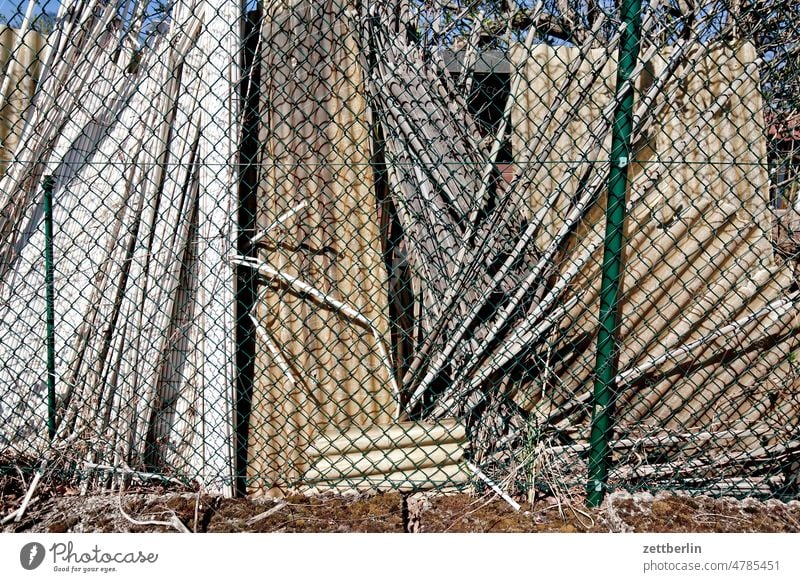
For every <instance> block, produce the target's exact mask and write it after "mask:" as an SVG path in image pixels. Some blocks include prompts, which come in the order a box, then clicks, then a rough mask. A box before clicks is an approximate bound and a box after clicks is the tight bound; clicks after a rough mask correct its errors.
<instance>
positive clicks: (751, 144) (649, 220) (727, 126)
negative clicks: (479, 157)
mask: <svg viewBox="0 0 800 582" xmlns="http://www.w3.org/2000/svg"><path fill="white" fill-rule="evenodd" d="M705 50H707V53H706V54H705V55H703V56H702V57H700V58H699V60H698V61H697V62H696V63H695V64H694V67H693V69H692V70H691V71H690V72H688V73H686V74H685V75H683V80H682V81H681V82H680V83H677V84H676V83H672V84H671V85H669V90H668V92H667V94H666V95H664V94H661V95H660V96H659V97H658V98H657V99H656V102H655V104H654V106H653V107H654V109H655V110H656V111H658V109H659V106H660V105H661V104H664V108H663V109H661V111H660V112H659V113H658V116H657V119H655V120H654V122H653V123H652V124H651V130H650V131H649V133H648V134H647V136H646V138H645V139H643V140H642V141H641V142H640V143H638V144H636V146H635V147H636V159H635V161H634V164H633V165H632V166H631V177H632V185H631V189H630V194H629V197H628V200H629V207H630V206H632V209H631V211H630V212H629V215H628V219H627V222H626V238H627V240H626V244H625V259H624V280H623V296H622V305H621V311H622V319H621V321H622V329H621V334H620V338H621V341H622V352H621V356H620V367H619V369H620V372H621V376H620V377H624V378H628V379H631V380H633V382H632V384H631V385H630V386H625V383H623V387H624V389H623V390H622V392H621V395H620V398H619V399H618V414H619V417H618V423H619V426H622V427H624V426H626V425H629V424H634V423H636V424H638V425H639V426H643V427H647V426H652V427H662V428H671V427H674V428H681V427H683V428H689V427H698V426H702V427H711V426H716V425H717V424H726V423H727V425H728V427H730V426H732V425H733V424H736V423H744V424H751V423H753V422H756V421H758V420H760V419H761V416H762V415H764V416H766V415H767V413H769V414H770V415H771V418H773V419H778V420H777V421H778V422H783V421H784V419H788V418H794V419H797V418H798V408H800V407H798V406H797V405H796V403H794V401H793V400H792V399H791V392H792V390H791V389H785V388H789V387H785V383H786V381H787V379H789V380H790V381H791V382H796V380H791V379H792V378H794V377H795V376H796V374H792V373H791V369H790V368H791V367H792V364H791V362H789V361H788V359H787V357H786V354H788V353H791V351H792V350H794V349H796V347H797V345H798V341H797V339H796V334H794V333H793V332H794V331H795V330H796V329H797V327H798V325H800V320H798V317H797V315H798V313H797V310H796V309H793V308H791V309H788V310H787V309H778V310H771V311H770V312H769V313H767V314H766V315H765V316H763V317H755V318H754V319H753V321H752V322H751V323H749V324H748V325H745V326H743V328H742V331H741V332H740V333H728V334H726V335H723V336H722V337H720V338H716V339H714V341H708V342H706V343H705V344H704V345H697V346H694V347H693V349H691V350H688V352H686V353H681V354H679V355H678V356H677V357H675V358H670V359H667V361H665V362H657V365H654V366H651V367H650V368H649V369H648V370H647V373H638V372H634V371H631V370H632V369H633V368H635V367H636V366H643V365H645V364H648V362H650V363H652V361H653V360H654V359H655V358H658V357H659V356H661V355H662V354H665V353H666V352H667V351H670V350H673V351H674V350H676V349H678V348H680V347H681V346H686V345H689V344H691V342H694V341H696V340H700V339H701V338H703V337H704V336H707V335H708V334H709V333H712V332H714V331H715V330H718V329H720V328H721V327H722V326H724V325H726V324H730V323H732V322H734V321H737V320H740V319H742V318H745V317H747V316H749V315H751V314H756V313H757V312H758V311H759V310H764V308H765V307H766V306H767V305H768V304H770V303H772V302H776V301H780V300H781V298H782V297H783V296H785V294H786V292H787V291H788V289H789V285H790V277H789V275H788V272H786V271H784V269H783V268H782V267H780V266H779V265H778V264H776V262H775V260H774V258H773V249H772V245H771V242H770V238H769V237H770V231H771V223H770V214H769V208H768V202H769V200H768V192H769V188H768V176H767V169H766V159H767V157H766V142H765V138H764V122H763V118H762V113H761V111H762V107H763V104H762V100H761V95H760V92H759V88H758V77H757V73H756V72H755V67H754V66H753V62H754V61H755V59H756V53H755V49H754V48H753V47H752V46H751V45H749V44H743V45H741V46H739V47H738V48H736V49H731V48H727V47H726V48H706V49H705ZM604 54H605V51H602V50H600V51H596V52H593V53H592V54H591V55H590V57H589V59H587V60H586V61H585V62H584V63H583V65H582V67H581V70H580V72H579V74H578V75H577V76H576V79H574V80H573V82H572V83H571V84H570V85H569V86H568V87H567V88H566V91H567V92H568V94H569V99H568V100H567V101H568V103H569V102H573V101H574V97H575V95H576V94H577V91H579V89H580V85H581V84H582V83H583V84H586V85H587V86H588V87H589V90H590V91H591V98H590V99H589V100H588V101H589V103H588V104H584V105H582V106H581V109H580V110H579V115H577V116H576V117H575V118H574V120H572V121H571V122H570V123H569V125H568V128H567V131H564V132H563V135H562V137H560V138H559V141H558V143H557V145H556V147H555V148H554V149H553V151H552V152H550V153H549V154H547V155H545V156H544V160H546V161H547V162H548V163H545V164H544V165H543V168H542V170H541V171H540V172H539V175H538V176H537V178H536V180H535V181H534V182H533V184H534V187H533V188H532V190H531V192H530V207H531V211H532V212H535V211H536V210H537V209H538V208H540V207H541V205H542V203H543V199H544V195H545V194H547V193H549V192H550V191H552V189H553V188H555V187H556V186H557V184H558V183H559V181H560V180H561V179H562V176H563V175H564V174H565V172H566V171H567V169H568V168H569V167H570V166H571V165H572V164H570V162H572V161H576V160H586V159H587V152H588V151H589V150H588V148H587V147H586V144H587V143H588V142H589V140H590V137H591V136H592V135H593V124H595V123H597V121H598V118H599V113H600V111H601V109H602V108H603V107H604V106H605V105H606V104H608V103H609V102H610V100H611V99H612V98H613V91H614V77H615V67H614V63H613V62H610V61H609V62H607V63H606V64H605V65H602V66H601V65H599V64H598V63H602V61H601V59H602V57H603V55H604ZM577 57H578V51H577V50H576V49H572V48H567V47H558V48H553V47H547V46H538V47H536V48H535V50H534V51H533V53H532V54H531V56H530V58H527V59H524V62H523V61H520V64H521V65H522V69H521V74H522V75H524V78H525V81H526V82H524V83H522V87H523V88H522V92H521V94H520V95H518V96H517V107H516V109H515V110H514V114H513V122H514V127H515V133H514V135H513V145H514V155H515V159H517V160H519V159H521V158H522V157H523V156H526V155H530V156H531V159H532V160H540V159H542V158H541V146H539V150H537V149H536V148H534V150H533V151H528V149H526V148H529V144H535V143H536V140H537V137H538V136H540V135H541V133H540V132H541V126H543V120H545V119H546V116H547V114H548V111H549V110H550V109H551V107H552V104H553V103H554V102H555V99H556V96H557V94H558V92H559V91H560V90H561V88H562V87H563V86H564V85H565V77H564V75H565V74H566V67H567V63H571V62H573V61H574V60H575V59H577ZM668 58H669V55H668V54H664V55H661V56H657V57H655V58H653V59H652V61H651V62H650V63H649V71H650V72H651V75H647V79H643V80H642V81H641V82H640V83H639V86H638V87H637V89H638V91H637V94H639V95H641V93H642V91H643V90H644V89H646V87H647V86H648V83H649V82H652V79H654V78H658V76H659V74H661V73H662V72H663V70H664V69H665V67H666V63H667V60H668ZM593 68H594V70H597V71H599V73H600V74H599V75H598V76H597V78H596V79H595V80H594V82H590V81H588V80H589V79H590V71H591V70H593ZM715 101H719V102H722V103H723V105H722V107H721V108H720V109H719V111H717V112H716V114H715V115H713V116H712V117H711V118H710V119H708V118H706V119H703V115H704V114H706V112H708V111H709V110H712V105H713V103H714V102H715ZM566 107H567V105H561V106H559V109H561V110H563V109H565V108H566ZM543 127H547V129H545V135H546V136H549V135H550V133H552V132H553V129H552V127H553V126H552V124H551V125H550V126H546V125H544V126H543ZM540 143H541V142H540ZM609 146H610V140H609V139H606V141H605V143H604V144H603V147H602V150H601V151H600V153H599V155H598V157H599V159H603V158H605V159H608V155H609ZM537 151H538V154H539V155H538V156H537ZM670 160H671V161H672V163H667V164H663V163H662V162H669V161H670ZM587 161H591V160H587ZM586 167H589V164H586ZM606 167H607V166H606ZM606 171H607V170H606ZM595 172H596V170H595ZM577 187H578V178H575V179H573V180H572V181H570V182H568V183H567V184H566V187H565V188H564V194H565V195H564V196H562V198H561V201H562V202H561V205H560V206H557V207H556V208H555V209H554V210H553V211H552V212H550V213H549V215H548V217H547V220H546V221H545V228H543V229H542V232H541V234H540V235H539V239H538V241H537V242H538V243H539V244H540V245H542V246H543V245H545V244H547V243H548V242H549V241H550V240H551V237H553V236H554V233H555V232H556V231H557V230H558V228H559V227H561V226H562V225H563V224H564V220H565V212H566V209H567V208H568V207H569V205H570V203H571V194H573V193H574V192H575V191H576V189H577ZM604 206H605V201H604V197H603V198H601V200H600V202H599V204H597V205H596V206H595V207H594V208H593V209H592V211H590V212H589V213H588V216H587V218H586V219H585V220H584V221H583V223H582V226H581V227H580V228H579V229H578V230H577V232H576V234H575V236H574V237H573V238H572V240H571V242H570V244H569V246H568V248H567V250H566V251H565V253H564V254H563V255H562V259H561V263H560V271H561V272H562V273H563V272H564V271H566V270H567V269H568V268H569V267H570V265H571V264H572V262H573V261H574V260H575V259H576V258H577V257H578V256H579V255H580V254H581V251H582V249H586V248H587V247H589V246H590V245H592V244H597V243H599V242H600V241H602V231H603V229H604V219H603V213H604ZM598 247H599V249H598V250H597V251H595V252H594V253H593V255H592V256H593V259H592V260H590V261H589V262H588V263H587V264H586V266H585V267H584V268H583V269H582V271H581V273H580V275H579V277H578V279H577V280H576V281H575V282H574V284H573V285H572V286H571V291H570V293H584V294H583V296H582V301H581V304H579V305H578V306H577V307H576V308H575V309H574V310H573V311H572V312H571V313H570V317H569V318H566V320H565V321H564V322H563V323H562V324H561V326H560V328H561V329H560V330H559V331H558V335H557V339H556V337H554V341H556V342H557V345H554V349H553V354H555V356H554V358H553V361H552V362H551V366H550V368H551V370H552V371H553V377H551V378H548V379H546V383H545V388H547V386H549V387H550V388H548V389H545V390H542V388H541V386H539V387H537V388H536V389H535V390H533V389H532V390H525V391H521V392H520V393H519V394H518V395H517V401H518V403H519V404H521V405H522V406H523V407H525V408H526V409H533V408H534V407H536V409H537V410H538V412H539V413H540V414H541V415H542V416H543V417H547V416H549V415H550V414H551V413H552V412H554V411H555V410H556V408H557V407H558V406H559V405H561V404H563V403H564V402H565V401H569V400H578V399H581V398H585V397H586V396H587V391H588V390H590V389H591V382H590V381H589V380H590V378H591V373H592V370H593V366H594V356H595V354H594V348H595V336H596V331H597V312H598V301H597V295H598V290H599V284H600V277H601V269H600V267H601V263H602V245H601V244H600V245H598ZM540 248H542V247H540ZM768 311H769V310H768ZM626 371H627V375H626ZM778 387H780V389H779V388H778ZM784 387H785V388H784ZM543 393H544V394H545V396H544V397H542V394H543ZM549 395H551V396H549ZM764 403H771V404H770V405H769V409H768V408H767V407H766V406H765V405H764ZM776 408H780V409H782V411H783V414H784V415H786V416H784V415H780V414H778V415H776V414H772V413H773V412H774V410H775V409H776ZM588 410H589V408H588V405H587V406H584V407H582V414H579V416H578V417H575V416H572V417H571V420H570V422H575V421H576V420H577V419H578V418H582V420H586V418H587V417H586V413H587V412H588Z"/></svg>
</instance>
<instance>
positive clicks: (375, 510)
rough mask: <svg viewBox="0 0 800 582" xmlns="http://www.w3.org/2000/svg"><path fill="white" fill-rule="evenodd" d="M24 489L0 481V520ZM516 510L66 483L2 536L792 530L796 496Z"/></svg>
mask: <svg viewBox="0 0 800 582" xmlns="http://www.w3.org/2000/svg"><path fill="white" fill-rule="evenodd" d="M24 493H25V490H24V488H23V486H22V484H21V483H19V480H18V479H9V478H0V519H2V518H4V517H6V516H7V515H9V514H10V513H11V512H13V511H15V510H16V509H17V508H18V507H19V506H20V504H21V502H22V500H23V497H24ZM521 505H522V507H521V509H520V511H518V512H517V511H514V509H512V507H511V506H510V505H509V504H507V503H506V502H505V501H503V500H502V499H500V498H498V497H497V496H495V495H494V494H489V495H470V494H466V493H459V494H450V495H444V494H438V495H435V494H423V493H417V494H414V495H411V496H404V495H401V494H399V493H376V494H369V495H367V494H358V495H356V494H351V495H333V494H327V495H319V496H315V497H305V496H300V495H298V496H292V497H287V498H285V499H277V500H274V499H263V498H262V499H246V498H244V499H222V498H218V497H210V496H207V495H200V494H198V493H192V492H186V491H168V490H166V489H164V488H163V487H153V488H150V489H148V490H147V491H138V492H128V493H125V494H124V495H119V494H106V495H87V496H81V495H79V494H78V491H76V490H74V489H71V488H69V487H66V486H55V487H53V486H51V487H42V488H39V489H37V494H35V495H34V497H33V498H32V500H31V502H30V504H29V505H28V507H27V508H26V511H25V513H24V514H23V516H22V518H21V519H20V520H19V521H13V520H8V521H6V522H5V523H4V524H3V525H2V526H1V527H0V531H2V532H7V533H8V532H75V533H79V532H161V531H191V532H398V533H399V532H420V533H424V532H564V533H575V532H798V531H800V501H797V500H795V501H790V502H788V503H783V502H780V501H777V500H769V501H764V502H761V501H756V500H753V499H745V500H737V499H734V498H719V499H714V498H710V497H703V496H699V497H698V496H696V497H689V496H688V495H686V496H685V495H680V494H666V493H664V494H658V495H655V496H653V495H651V494H649V493H641V492H639V493H634V494H630V493H626V492H615V493H613V494H611V495H609V496H608V497H607V499H606V501H605V502H604V504H603V505H602V506H601V507H598V508H595V509H587V508H586V507H585V506H584V505H583V503H582V502H581V501H580V499H578V498H577V497H573V498H571V499H570V500H557V499H555V498H553V497H544V498H542V499H537V500H536V501H535V502H534V503H533V504H532V505H531V504H530V503H527V502H525V503H522V504H521Z"/></svg>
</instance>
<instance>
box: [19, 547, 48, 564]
mask: <svg viewBox="0 0 800 582" xmlns="http://www.w3.org/2000/svg"><path fill="white" fill-rule="evenodd" d="M44 553H45V552H44V546H43V545H42V544H40V543H38V542H30V543H29V544H25V545H24V546H22V549H21V550H20V552H19V563H20V564H22V567H23V568H25V569H26V570H35V569H36V568H38V567H39V566H41V565H42V562H44Z"/></svg>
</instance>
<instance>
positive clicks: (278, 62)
mask: <svg viewBox="0 0 800 582" xmlns="http://www.w3.org/2000/svg"><path fill="white" fill-rule="evenodd" d="M282 4H283V6H284V8H283V9H281V8H280V7H276V8H275V9H271V10H270V11H269V17H270V18H271V20H270V21H269V22H267V24H266V25H265V28H264V32H263V44H262V49H261V50H262V54H263V55H264V56H263V59H262V62H261V65H262V78H263V79H264V80H263V82H262V97H261V108H262V109H261V111H262V130H261V139H260V142H261V144H262V147H263V150H262V152H263V154H262V157H261V159H260V162H261V164H262V166H261V176H260V182H259V201H258V205H259V207H258V222H259V225H260V226H261V227H262V228H263V227H265V226H267V225H269V224H271V223H272V222H273V221H275V220H276V219H277V218H278V217H279V216H281V215H282V214H283V213H285V212H286V211H287V210H289V209H291V208H295V207H297V205H298V204H302V203H305V204H306V206H305V207H304V208H302V209H301V210H300V211H299V212H298V213H297V214H295V215H294V216H293V217H291V218H290V219H289V220H287V221H286V222H285V223H284V224H283V225H282V226H281V227H279V228H276V229H274V230H273V231H271V232H270V235H269V236H268V237H267V238H266V239H265V242H266V245H262V247H261V249H262V252H261V253H260V255H259V256H260V258H261V259H263V260H264V261H266V262H267V263H268V264H269V265H270V266H271V267H272V268H274V269H277V270H279V271H281V272H282V273H285V274H287V275H290V276H293V277H298V278H299V279H300V280H301V281H303V282H305V283H307V284H309V285H312V286H314V287H315V288H316V289H317V290H319V291H321V292H324V293H326V294H329V295H330V296H331V297H332V298H334V299H336V300H338V301H342V302H344V303H346V304H347V305H349V306H351V307H352V308H353V309H354V310H356V311H357V312H359V313H360V314H361V315H362V316H363V317H364V318H366V319H367V320H369V321H370V322H372V325H373V327H374V328H375V330H377V333H378V335H379V336H380V337H383V338H388V320H387V298H386V277H387V275H386V270H385V267H384V263H383V259H382V256H381V243H380V233H379V228H378V223H377V212H376V201H375V197H374V192H373V182H372V172H371V168H370V164H369V162H370V159H369V135H368V130H367V123H366V103H365V100H364V97H363V88H362V83H363V73H362V68H361V66H360V64H359V62H358V60H357V59H358V48H357V46H356V42H355V39H354V38H353V36H352V32H351V27H350V26H348V24H347V21H346V18H345V17H344V15H343V8H342V7H340V6H338V3H337V2H323V3H316V2H314V3H312V2H291V3H282ZM287 8H288V10H287ZM261 289H262V290H265V291H266V293H265V295H264V297H263V300H262V301H261V302H260V303H259V305H258V306H257V313H258V319H259V321H260V323H261V325H262V326H263V328H264V329H265V330H266V331H267V332H268V333H269V336H270V337H271V340H272V341H273V342H274V344H275V346H276V347H277V350H278V351H279V352H280V356H276V354H274V353H272V351H271V350H270V349H269V347H268V345H267V344H266V343H265V342H264V341H263V338H261V339H260V340H259V343H258V346H257V362H256V384H255V388H254V394H253V401H252V414H251V420H250V438H249V443H248V455H249V464H248V466H249V474H250V476H251V478H252V479H253V480H254V489H259V488H261V489H262V490H266V489H268V488H269V487H270V486H271V485H277V486H280V485H284V484H287V483H289V484H291V483H293V482H295V481H296V480H297V479H298V478H299V477H300V475H302V473H303V472H304V471H305V470H306V469H307V468H308V458H307V453H306V449H307V448H308V446H309V443H310V441H311V440H313V439H314V438H316V437H317V436H318V435H319V434H320V433H321V432H322V431H323V430H324V429H326V428H327V427H329V426H336V427H340V428H345V427H348V426H351V425H356V426H369V425H373V424H387V423H389V422H390V421H391V420H392V417H393V414H394V413H395V400H394V397H393V394H392V389H391V383H390V377H391V371H390V369H389V365H388V362H386V361H384V360H383V359H382V358H381V355H380V351H379V349H378V345H377V342H376V339H375V334H374V333H373V331H372V330H370V329H367V327H366V326H365V325H363V324H362V323H359V322H357V321H353V320H352V319H350V318H349V317H347V316H346V315H343V314H342V313H340V312H339V311H337V310H335V309H332V308H331V307H329V306H327V305H324V304H322V303H320V302H317V301H315V300H314V299H312V298H310V297H308V296H302V295H301V294H299V293H297V291H296V290H294V289H292V288H290V287H288V286H286V285H284V284H281V283H278V282H277V281H275V282H273V284H272V285H271V286H269V287H268V288H267V289H264V286H262V287H261ZM276 357H283V358H285V360H286V361H287V362H288V364H289V366H290V367H291V374H292V376H293V378H294V379H295V383H294V384H293V383H292V381H291V380H290V379H289V378H288V377H287V374H285V373H284V372H283V371H282V370H281V366H280V365H278V363H277V360H276Z"/></svg>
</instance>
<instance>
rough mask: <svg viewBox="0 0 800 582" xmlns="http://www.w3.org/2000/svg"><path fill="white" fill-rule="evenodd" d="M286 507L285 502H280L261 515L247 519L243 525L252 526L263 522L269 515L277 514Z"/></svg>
mask: <svg viewBox="0 0 800 582" xmlns="http://www.w3.org/2000/svg"><path fill="white" fill-rule="evenodd" d="M286 505H287V503H286V502H285V501H281V502H279V503H277V504H275V507H272V508H270V509H268V510H266V511H264V512H262V513H259V514H258V515H254V516H253V517H251V518H250V519H248V520H247V521H246V522H245V523H247V525H253V524H255V523H258V522H259V521H263V520H265V519H267V518H268V517H269V516H270V515H274V514H276V513H278V512H279V511H280V510H281V509H283V508H284V507H286Z"/></svg>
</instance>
